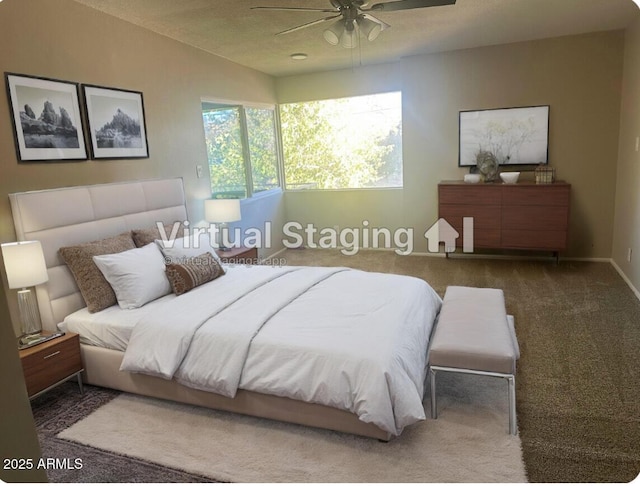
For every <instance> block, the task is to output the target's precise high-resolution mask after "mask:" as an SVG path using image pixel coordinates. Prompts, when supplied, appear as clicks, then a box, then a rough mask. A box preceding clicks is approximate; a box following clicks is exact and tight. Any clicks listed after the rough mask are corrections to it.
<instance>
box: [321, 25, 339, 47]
mask: <svg viewBox="0 0 640 486" xmlns="http://www.w3.org/2000/svg"><path fill="white" fill-rule="evenodd" d="M342 32H344V20H342V19H340V20H336V21H335V22H334V23H333V24H331V27H329V28H328V29H326V30H325V31H324V32H323V36H324V39H325V40H326V41H327V42H328V43H329V44H331V45H332V46H337V45H338V43H339V42H340V36H341V35H342Z"/></svg>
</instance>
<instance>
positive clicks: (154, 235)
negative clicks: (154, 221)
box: [131, 221, 185, 248]
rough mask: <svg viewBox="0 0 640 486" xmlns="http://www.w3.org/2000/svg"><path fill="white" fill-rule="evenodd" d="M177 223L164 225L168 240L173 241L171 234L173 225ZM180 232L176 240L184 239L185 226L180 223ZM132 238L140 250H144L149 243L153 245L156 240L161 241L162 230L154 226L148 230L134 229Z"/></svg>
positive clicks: (176, 235) (177, 233)
mask: <svg viewBox="0 0 640 486" xmlns="http://www.w3.org/2000/svg"><path fill="white" fill-rule="evenodd" d="M174 224H175V223H169V224H165V225H164V232H165V234H166V236H167V239H171V234H172V232H173V225H174ZM178 224H179V226H178V231H177V232H176V234H175V235H174V239H175V238H184V230H185V227H184V225H183V224H182V223H181V222H179V221H178ZM131 237H132V238H133V242H134V243H135V244H136V246H137V247H138V248H142V247H143V246H147V245H148V244H149V243H153V242H154V241H156V240H161V239H162V235H161V234H160V230H159V229H158V227H157V226H155V225H154V226H153V228H146V229H134V230H133V231H131Z"/></svg>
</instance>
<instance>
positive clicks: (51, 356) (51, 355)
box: [44, 351, 60, 359]
mask: <svg viewBox="0 0 640 486" xmlns="http://www.w3.org/2000/svg"><path fill="white" fill-rule="evenodd" d="M56 354H60V351H56V352H55V353H51V354H50V355H49V356H45V357H44V359H49V358H53V357H54V356H55V355H56Z"/></svg>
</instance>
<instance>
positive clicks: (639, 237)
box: [613, 19, 640, 290]
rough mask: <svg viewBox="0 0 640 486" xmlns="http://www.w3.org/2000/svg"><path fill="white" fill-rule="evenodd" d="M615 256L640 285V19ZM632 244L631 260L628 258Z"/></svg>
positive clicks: (633, 37) (634, 39) (626, 86)
mask: <svg viewBox="0 0 640 486" xmlns="http://www.w3.org/2000/svg"><path fill="white" fill-rule="evenodd" d="M621 106H622V109H621V114H620V145H619V149H618V183H617V189H616V212H615V226H614V233H613V260H614V261H615V263H616V264H617V265H618V266H619V267H620V269H621V270H622V271H623V272H624V273H625V275H626V276H627V277H628V278H629V280H630V281H631V283H632V284H633V286H634V287H635V288H636V290H638V289H640V152H637V151H636V149H635V144H636V137H638V136H640V116H639V113H640V19H638V20H636V21H635V22H634V24H633V25H632V26H630V27H629V29H628V30H627V32H626V43H625V55H624V76H623V85H622V104H621ZM629 248H631V250H632V256H631V262H628V261H627V253H628V249H629Z"/></svg>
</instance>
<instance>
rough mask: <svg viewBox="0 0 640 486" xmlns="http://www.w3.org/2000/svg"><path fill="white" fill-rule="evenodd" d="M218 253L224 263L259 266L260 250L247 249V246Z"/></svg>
mask: <svg viewBox="0 0 640 486" xmlns="http://www.w3.org/2000/svg"><path fill="white" fill-rule="evenodd" d="M216 253H217V254H218V256H219V257H220V260H221V261H222V263H228V264H235V265H257V264H258V249H257V248H247V247H245V246H239V247H236V248H231V249H229V250H225V251H222V250H216Z"/></svg>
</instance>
